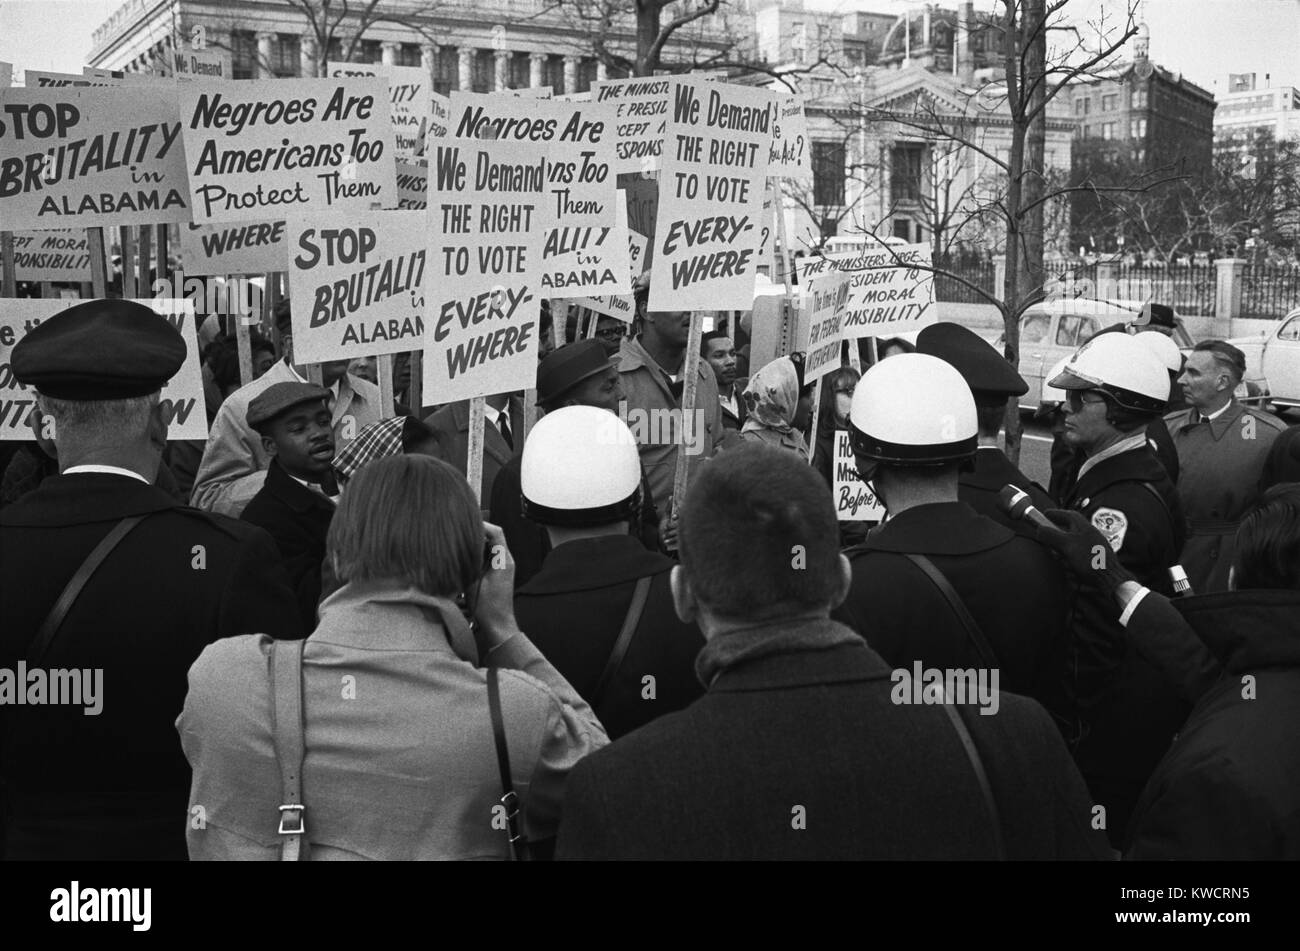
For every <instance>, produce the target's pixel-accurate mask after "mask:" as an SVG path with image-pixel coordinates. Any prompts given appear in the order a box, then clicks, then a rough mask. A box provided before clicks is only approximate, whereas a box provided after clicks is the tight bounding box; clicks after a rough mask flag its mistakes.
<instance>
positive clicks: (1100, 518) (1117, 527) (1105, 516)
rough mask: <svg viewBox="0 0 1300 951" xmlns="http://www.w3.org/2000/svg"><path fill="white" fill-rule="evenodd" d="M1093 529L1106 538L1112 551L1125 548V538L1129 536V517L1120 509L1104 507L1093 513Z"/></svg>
mask: <svg viewBox="0 0 1300 951" xmlns="http://www.w3.org/2000/svg"><path fill="white" fill-rule="evenodd" d="M1092 527H1093V528H1095V529H1096V530H1097V531H1099V532H1101V533H1102V534H1103V535H1105V536H1106V541H1108V542H1110V548H1111V551H1116V552H1117V551H1119V550H1120V549H1121V548H1122V547H1124V536H1125V535H1127V534H1128V516H1127V515H1125V514H1124V513H1123V512H1121V511H1120V510H1119V509H1108V508H1106V507H1104V506H1103V507H1102V508H1099V509H1097V511H1095V512H1093V513H1092Z"/></svg>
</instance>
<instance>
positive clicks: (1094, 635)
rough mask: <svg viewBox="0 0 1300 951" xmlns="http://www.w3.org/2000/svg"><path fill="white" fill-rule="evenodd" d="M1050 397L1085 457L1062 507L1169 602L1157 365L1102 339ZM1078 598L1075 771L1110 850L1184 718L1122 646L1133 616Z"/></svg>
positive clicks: (1177, 513)
mask: <svg viewBox="0 0 1300 951" xmlns="http://www.w3.org/2000/svg"><path fill="white" fill-rule="evenodd" d="M1048 385H1049V386H1054V387H1057V388H1059V389H1062V390H1064V391H1065V393H1066V400H1065V405H1064V412H1065V420H1064V433H1063V438H1064V440H1065V442H1066V444H1067V445H1068V446H1070V447H1071V448H1074V449H1078V450H1081V451H1082V452H1083V455H1084V457H1085V458H1084V461H1083V465H1082V466H1081V467H1080V469H1079V476H1078V479H1077V481H1076V482H1075V483H1074V487H1073V488H1072V489H1070V490H1069V493H1068V495H1067V497H1066V498H1065V499H1063V500H1062V501H1063V506H1062V507H1063V508H1069V509H1074V510H1076V511H1078V512H1081V513H1083V515H1085V516H1086V517H1087V518H1088V520H1089V521H1090V522H1091V524H1092V526H1093V527H1094V528H1096V529H1097V530H1098V531H1100V532H1101V534H1102V535H1103V536H1105V538H1106V541H1107V543H1108V544H1109V545H1110V547H1111V549H1112V551H1114V552H1115V554H1116V555H1118V556H1119V561H1120V564H1121V565H1123V566H1124V567H1125V568H1127V569H1128V570H1129V571H1131V572H1132V573H1133V574H1134V575H1135V576H1137V578H1138V580H1139V582H1140V583H1141V584H1142V585H1144V586H1146V587H1147V588H1150V589H1151V590H1153V591H1158V592H1160V593H1161V594H1164V595H1172V594H1173V593H1174V592H1173V585H1172V582H1171V580H1170V577H1169V568H1170V567H1171V566H1172V565H1174V564H1176V563H1177V561H1178V553H1179V551H1180V550H1181V549H1182V546H1183V534H1184V529H1183V516H1182V507H1181V505H1180V503H1179V500H1178V492H1177V490H1176V489H1175V488H1174V485H1173V483H1172V482H1171V481H1170V479H1169V475H1168V473H1167V472H1166V471H1165V468H1164V466H1163V465H1161V463H1160V460H1159V459H1158V458H1156V454H1155V453H1154V452H1153V451H1152V449H1151V447H1150V445H1148V443H1147V437H1146V428H1147V425H1148V424H1149V423H1150V422H1151V420H1152V419H1155V418H1156V417H1158V416H1159V415H1160V414H1161V413H1162V412H1163V411H1164V408H1165V404H1166V401H1167V399H1168V397H1169V375H1168V373H1166V371H1165V368H1164V365H1163V364H1162V363H1161V362H1160V361H1159V360H1158V359H1157V358H1156V357H1155V356H1154V355H1153V354H1152V353H1151V351H1149V350H1148V349H1147V348H1146V347H1145V346H1144V345H1143V344H1142V343H1141V342H1140V341H1138V340H1136V339H1135V338H1133V337H1130V336H1128V335H1127V334H1118V333H1108V334H1101V335H1099V336H1097V337H1094V338H1093V339H1092V340H1090V341H1088V342H1087V343H1086V344H1084V345H1083V346H1082V347H1080V348H1079V350H1078V351H1077V352H1076V353H1075V354H1074V356H1073V357H1072V358H1071V359H1070V362H1069V363H1068V364H1066V366H1065V369H1064V370H1062V371H1061V372H1060V373H1059V374H1058V375H1056V376H1055V377H1053V378H1052V379H1051V380H1049V381H1048ZM1099 561H1100V558H1099ZM1080 595H1081V596H1080V597H1079V598H1078V599H1077V601H1076V608H1075V618H1074V622H1073V624H1072V628H1073V631H1072V634H1073V641H1074V643H1073V652H1074V658H1073V660H1072V662H1071V665H1070V666H1071V669H1072V670H1074V671H1075V684H1074V688H1075V695H1076V697H1078V698H1079V701H1080V708H1081V719H1082V720H1083V721H1084V723H1085V725H1086V729H1085V730H1083V731H1082V734H1081V735H1082V739H1081V740H1080V742H1079V744H1078V746H1077V747H1076V748H1075V759H1076V761H1077V762H1078V764H1079V770H1080V772H1082V773H1083V776H1084V779H1086V780H1087V781H1088V786H1089V789H1090V790H1091V792H1092V795H1093V799H1094V801H1095V802H1096V803H1097V804H1098V805H1100V806H1102V807H1104V808H1105V810H1106V813H1105V814H1106V830H1107V832H1108V834H1109V835H1110V837H1111V842H1112V844H1114V845H1116V846H1117V847H1118V845H1119V843H1120V842H1121V841H1122V839H1123V836H1124V830H1125V826H1126V825H1127V823H1128V819H1129V816H1130V815H1131V813H1132V811H1133V807H1134V805H1135V804H1136V802H1137V799H1138V796H1139V795H1140V793H1141V792H1142V787H1143V786H1144V785H1145V783H1146V781H1147V778H1148V777H1149V776H1150V775H1151V773H1152V771H1153V770H1154V769H1155V767H1156V764H1157V763H1159V762H1160V759H1161V757H1162V756H1164V754H1165V751H1166V750H1167V749H1168V748H1169V744H1170V742H1171V741H1172V739H1173V736H1174V734H1175V733H1176V732H1177V730H1178V729H1179V727H1181V726H1182V724H1183V721H1184V720H1185V719H1186V717H1187V714H1188V713H1189V712H1190V706H1189V705H1188V704H1187V702H1186V701H1185V700H1184V699H1183V697H1182V696H1181V695H1180V694H1179V691H1178V688H1177V685H1176V684H1174V683H1172V682H1171V681H1169V680H1168V679H1167V678H1165V677H1164V675H1163V674H1162V673H1161V672H1160V671H1159V669H1157V668H1156V667H1155V666H1154V665H1152V664H1151V663H1150V662H1149V661H1148V660H1146V659H1145V658H1144V657H1143V656H1141V655H1140V654H1139V653H1138V652H1137V650H1136V648H1135V647H1134V645H1133V643H1132V641H1131V639H1130V638H1127V637H1125V635H1124V631H1123V625H1124V624H1126V623H1127V621H1128V617H1129V615H1131V614H1132V611H1133V610H1136V609H1137V604H1136V603H1134V604H1132V606H1131V608H1130V609H1127V610H1126V611H1125V613H1124V614H1123V615H1121V616H1120V617H1119V619H1118V620H1116V619H1115V616H1114V612H1113V611H1111V610H1110V609H1109V605H1107V604H1106V603H1105V601H1104V599H1100V598H1096V597H1089V596H1087V595H1088V592H1087V591H1086V590H1084V591H1081V592H1080ZM1094 701H1095V702H1094Z"/></svg>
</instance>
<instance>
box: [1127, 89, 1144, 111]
mask: <svg viewBox="0 0 1300 951" xmlns="http://www.w3.org/2000/svg"><path fill="white" fill-rule="evenodd" d="M1128 104H1129V106H1131V107H1132V108H1134V109H1145V108H1146V104H1147V87H1146V86H1138V87H1137V88H1136V89H1134V90H1133V91H1132V92H1131V93H1130V94H1129V100H1128Z"/></svg>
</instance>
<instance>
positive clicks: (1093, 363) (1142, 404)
mask: <svg viewBox="0 0 1300 951" xmlns="http://www.w3.org/2000/svg"><path fill="white" fill-rule="evenodd" d="M1049 382H1050V383H1051V385H1052V386H1057V387H1060V388H1061V389H1063V390H1096V391H1098V392H1100V393H1104V394H1106V395H1107V396H1109V397H1110V398H1111V399H1112V400H1114V401H1115V403H1116V404H1117V405H1119V406H1121V407H1123V408H1124V409H1127V410H1132V411H1134V412H1140V413H1160V412H1163V411H1164V408H1165V403H1166V401H1168V399H1169V374H1168V373H1167V372H1166V371H1165V366H1164V364H1163V363H1162V362H1161V361H1160V360H1159V359H1158V358H1157V357H1156V356H1155V355H1154V354H1153V353H1152V352H1151V350H1149V349H1148V348H1147V347H1146V345H1145V344H1142V343H1140V342H1139V341H1138V339H1137V337H1136V336H1133V337H1130V336H1129V335H1128V334H1121V333H1104V334H1098V335H1097V336H1095V337H1093V338H1092V339H1091V340H1089V341H1088V342H1087V343H1085V344H1084V345H1083V346H1082V347H1080V348H1079V349H1078V350H1076V351H1075V352H1074V356H1072V357H1071V358H1070V362H1069V363H1068V364H1066V367H1065V369H1064V370H1063V371H1061V372H1060V373H1058V374H1057V375H1056V376H1054V377H1052V379H1051V380H1050V381H1049Z"/></svg>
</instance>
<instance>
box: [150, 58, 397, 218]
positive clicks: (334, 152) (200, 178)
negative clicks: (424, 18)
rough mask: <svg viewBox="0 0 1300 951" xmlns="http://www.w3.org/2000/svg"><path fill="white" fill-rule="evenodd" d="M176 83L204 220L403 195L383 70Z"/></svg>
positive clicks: (385, 202) (375, 202)
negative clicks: (348, 75) (380, 74)
mask: <svg viewBox="0 0 1300 951" xmlns="http://www.w3.org/2000/svg"><path fill="white" fill-rule="evenodd" d="M176 91H177V94H178V96H179V99H180V114H181V126H182V129H183V135H184V139H185V155H186V160H187V163H188V165H189V184H190V194H191V195H192V197H193V212H194V221H195V222H197V223H205V222H213V221H259V220H263V219H266V218H283V217H287V216H288V215H290V214H305V213H308V212H316V211H324V210H326V209H332V210H333V211H335V212H336V213H337V212H352V211H369V210H370V209H371V208H372V207H384V206H387V207H393V206H395V205H396V204H397V167H396V165H395V164H394V163H393V129H392V126H391V125H390V124H389V120H388V86H387V85H386V83H385V81H384V80H383V79H381V78H379V77H374V76H370V77H358V78H352V79H276V80H253V81H248V82H231V83H220V84H215V83H181V84H179V85H178V86H177V89H176ZM131 93H132V94H133V95H136V96H139V95H141V94H142V91H141V90H131Z"/></svg>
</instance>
